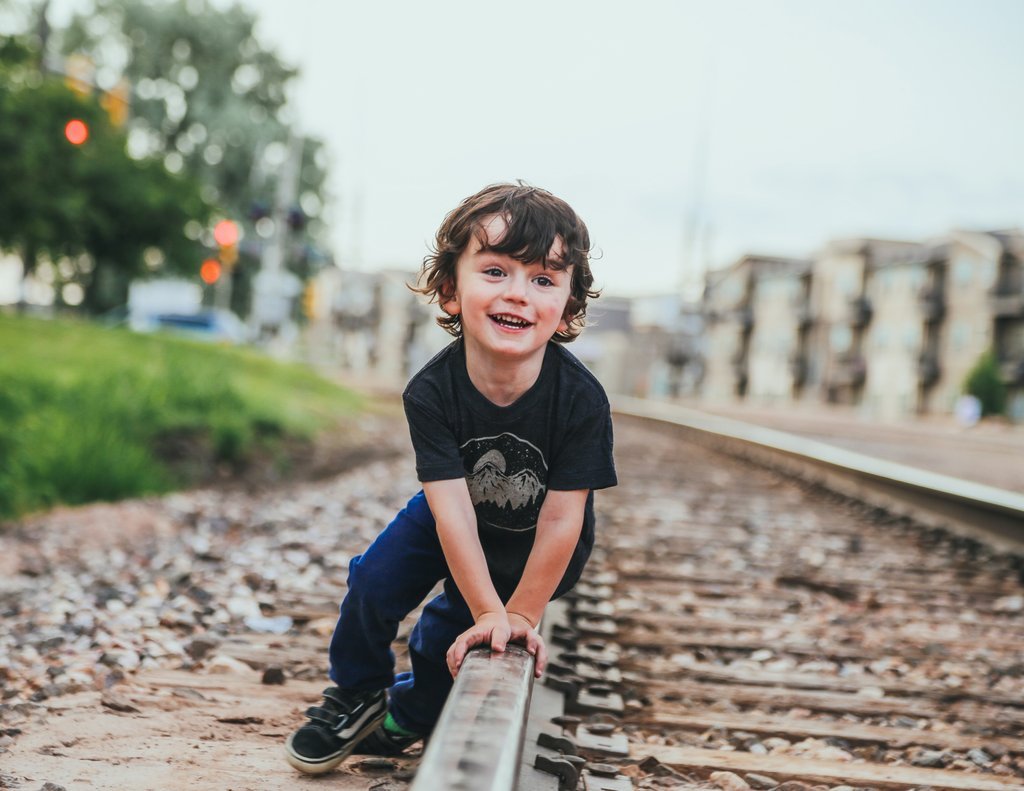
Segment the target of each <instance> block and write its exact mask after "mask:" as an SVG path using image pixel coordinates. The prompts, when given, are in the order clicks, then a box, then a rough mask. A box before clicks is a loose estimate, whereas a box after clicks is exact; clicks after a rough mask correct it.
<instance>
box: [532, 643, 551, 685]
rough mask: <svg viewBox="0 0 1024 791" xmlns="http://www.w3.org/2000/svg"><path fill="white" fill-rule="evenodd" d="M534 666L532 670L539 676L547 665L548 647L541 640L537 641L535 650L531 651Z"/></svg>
mask: <svg viewBox="0 0 1024 791" xmlns="http://www.w3.org/2000/svg"><path fill="white" fill-rule="evenodd" d="M533 659H534V667H533V672H534V675H536V676H537V678H540V677H541V674H543V673H544V669H545V668H546V667H547V666H548V649H547V647H546V646H545V645H544V641H543V640H538V641H537V646H536V651H534V653H533Z"/></svg>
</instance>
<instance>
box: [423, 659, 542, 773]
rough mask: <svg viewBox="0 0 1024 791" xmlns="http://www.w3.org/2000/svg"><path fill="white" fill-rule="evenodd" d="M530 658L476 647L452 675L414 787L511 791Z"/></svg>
mask: <svg viewBox="0 0 1024 791" xmlns="http://www.w3.org/2000/svg"><path fill="white" fill-rule="evenodd" d="M533 668H534V658H533V656H532V655H531V654H529V653H527V652H526V650H525V649H524V648H522V647H521V646H518V645H509V646H508V647H507V648H506V649H505V651H504V653H501V654H492V653H491V652H490V650H489V649H486V648H475V649H473V650H472V651H470V652H469V654H467V656H466V659H465V661H464V662H463V664H462V668H461V669H460V670H459V674H458V675H457V676H456V677H455V685H454V686H453V687H452V691H451V694H449V696H448V702H447V703H446V704H445V707H444V711H442V712H441V718H440V719H439V720H438V723H437V726H436V727H435V728H434V732H433V734H431V737H430V741H429V742H428V744H427V749H426V751H425V752H424V754H423V759H422V760H421V761H420V765H419V769H418V770H417V771H416V779H415V781H414V782H413V785H412V791H438V789H448V790H449V791H471V790H472V791H512V789H514V788H515V786H516V783H517V780H518V776H519V765H520V758H521V755H522V750H523V737H524V734H525V732H526V720H527V716H528V714H529V710H530V695H531V693H532V691H533Z"/></svg>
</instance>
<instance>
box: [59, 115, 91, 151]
mask: <svg viewBox="0 0 1024 791" xmlns="http://www.w3.org/2000/svg"><path fill="white" fill-rule="evenodd" d="M64 137H66V138H67V140H68V142H69V143H71V145H73V146H80V145H82V143H84V142H85V141H86V140H88V139H89V127H88V126H87V125H86V123H85V121H83V120H82V119H81V118H72V119H71V120H70V121H68V122H67V124H66V125H65V126H64Z"/></svg>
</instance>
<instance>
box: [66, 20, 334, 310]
mask: <svg viewBox="0 0 1024 791" xmlns="http://www.w3.org/2000/svg"><path fill="white" fill-rule="evenodd" d="M255 23H256V18H255V16H254V15H253V13H252V12H250V11H249V10H247V9H245V8H243V7H242V6H240V5H233V6H231V7H230V8H226V9H225V8H221V7H217V6H214V5H213V4H211V3H208V2H206V0H95V8H94V9H93V10H91V11H88V12H86V13H82V14H79V15H78V16H76V17H75V18H74V19H73V20H72V22H71V23H70V25H69V27H68V29H67V30H66V31H63V33H62V34H61V37H62V45H61V48H62V50H63V51H64V52H65V53H66V54H71V53H78V54H79V55H84V56H86V57H87V58H88V59H89V61H90V62H91V63H92V64H93V65H94V67H95V75H96V76H95V81H96V83H97V84H98V85H99V86H100V87H101V88H109V87H110V86H112V85H113V84H115V83H116V81H117V80H118V79H119V78H121V77H124V78H127V80H128V82H129V83H130V85H131V108H130V119H129V121H128V143H129V152H130V153H131V154H132V155H133V156H150V155H159V156H162V157H163V159H164V163H165V164H166V166H167V168H168V169H169V170H171V171H172V172H183V173H186V174H189V175H192V176H194V177H195V178H197V179H198V180H199V181H200V182H201V183H202V184H203V188H204V193H203V194H204V197H205V198H206V199H207V200H209V201H211V202H214V203H216V204H218V205H219V206H220V208H221V210H222V211H223V213H224V214H225V216H228V217H230V218H231V219H234V220H237V221H239V222H241V223H242V224H243V225H244V226H245V228H246V231H247V234H246V235H247V237H248V238H247V239H246V240H244V241H243V243H242V244H241V246H240V253H241V259H240V261H239V265H238V266H237V267H235V269H234V272H233V275H234V277H235V279H236V281H237V280H239V279H241V280H242V281H244V280H245V279H246V278H247V277H248V276H249V275H250V274H251V273H252V269H253V265H254V263H255V262H256V260H257V259H258V258H259V256H260V254H261V253H262V247H263V243H264V241H265V240H266V239H267V238H268V237H269V236H270V235H271V234H272V233H274V231H275V229H274V227H273V223H272V220H271V218H270V217H269V216H268V214H269V210H270V209H271V208H272V207H273V204H274V200H275V195H276V194H277V184H276V180H277V177H278V174H279V173H280V172H281V171H282V167H283V165H284V160H285V158H286V157H287V154H288V140H289V135H290V129H289V119H288V115H287V111H286V108H285V104H286V98H287V97H286V88H287V85H288V83H289V82H290V81H291V80H292V79H293V78H294V77H295V76H296V74H297V72H296V70H295V69H293V68H291V67H289V66H287V65H285V64H284V63H282V62H281V61H280V60H279V59H278V58H277V56H276V55H275V54H274V53H273V52H271V51H269V50H268V49H267V48H265V47H264V46H263V45H262V44H260V42H259V41H258V40H257V38H256V35H255V32H254V27H255ZM325 176H326V162H325V158H324V154H323V151H322V145H321V143H320V142H319V141H317V140H313V139H307V140H306V141H305V145H304V147H303V154H302V164H301V168H300V172H299V183H298V185H297V189H296V190H295V194H296V205H295V206H291V207H286V210H288V211H290V213H291V214H290V216H293V217H295V216H301V217H302V218H303V221H302V222H301V223H299V224H296V223H295V222H291V223H288V224H287V227H285V228H282V229H280V230H281V231H282V232H285V233H288V234H289V237H290V238H291V239H292V240H293V242H292V244H290V245H289V250H290V251H291V252H290V255H289V256H288V260H287V261H286V263H287V264H288V266H290V267H292V268H293V269H295V270H296V271H297V272H299V273H300V274H303V275H305V274H308V273H307V272H302V271H301V270H302V268H303V267H305V266H307V265H308V262H309V260H310V257H309V256H308V255H303V253H304V251H305V250H306V249H307V248H308V247H309V246H312V247H314V248H316V247H318V246H319V245H318V240H319V239H320V238H321V237H322V236H323V232H324V227H323V223H322V221H320V219H319V215H320V211H321V207H322V206H323V203H324V199H323V195H324V180H325ZM261 209H262V210H261ZM300 226H301V227H300ZM321 258H322V256H321ZM238 285H241V286H244V282H243V283H239V284H238ZM236 292H239V293H242V292H244V288H243V289H239V288H236Z"/></svg>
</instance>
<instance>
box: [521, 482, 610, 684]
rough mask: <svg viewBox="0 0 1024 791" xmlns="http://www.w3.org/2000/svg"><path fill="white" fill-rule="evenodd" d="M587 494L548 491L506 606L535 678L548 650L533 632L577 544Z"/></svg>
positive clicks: (538, 674)
mask: <svg viewBox="0 0 1024 791" xmlns="http://www.w3.org/2000/svg"><path fill="white" fill-rule="evenodd" d="M589 494H590V490H589V489H578V490H575V491H550V490H549V491H548V493H547V495H545V497H544V504H543V505H542V506H541V508H540V515H539V516H538V518H537V535H536V538H535V539H534V542H533V549H531V550H530V557H529V558H528V559H527V561H526V568H525V569H524V570H523V576H522V577H521V578H520V580H519V584H518V585H517V586H516V589H515V591H514V592H513V593H512V597H511V598H510V599H509V600H508V604H506V605H505V611H506V612H507V613H508V615H509V622H510V624H511V628H512V637H513V639H525V641H526V647H527V650H528V651H530V653H532V654H534V655H535V656H536V660H537V662H536V669H535V672H536V675H537V676H538V677H539V676H540V675H541V673H543V672H544V666H545V665H546V664H547V649H546V647H545V646H544V641H543V640H541V639H540V635H539V634H537V633H536V631H535V630H536V627H537V624H539V623H540V619H541V616H542V615H543V614H544V608H545V607H547V604H548V602H549V601H550V600H551V595H552V594H553V593H554V592H555V589H556V588H557V587H558V583H559V582H561V580H562V575H564V574H565V570H566V568H567V567H568V566H569V560H570V559H571V558H572V553H573V551H574V550H575V549H576V544H577V543H578V542H579V539H580V531H581V530H582V529H583V511H584V509H585V508H586V504H587V495H589Z"/></svg>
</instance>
